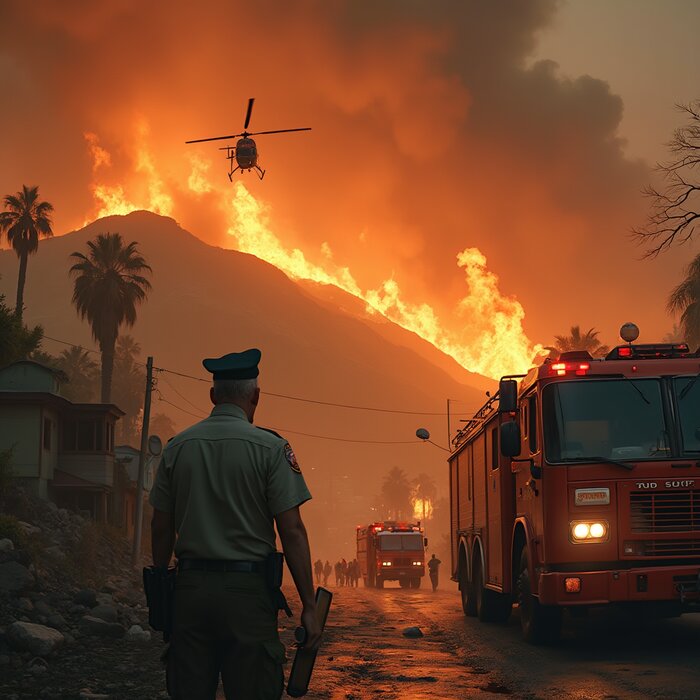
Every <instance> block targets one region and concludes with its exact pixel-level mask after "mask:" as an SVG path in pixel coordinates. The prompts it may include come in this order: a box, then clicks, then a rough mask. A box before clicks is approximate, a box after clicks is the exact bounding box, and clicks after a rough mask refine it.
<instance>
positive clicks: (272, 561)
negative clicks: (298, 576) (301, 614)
mask: <svg viewBox="0 0 700 700" xmlns="http://www.w3.org/2000/svg"><path fill="white" fill-rule="evenodd" d="M283 574H284V554H282V552H271V553H270V554H268V555H267V559H266V560H265V583H266V584H267V587H268V589H269V591H270V594H271V595H272V600H273V602H274V603H275V605H276V606H277V609H278V610H284V612H285V613H286V614H287V617H291V616H292V611H291V609H290V607H289V603H287V599H286V598H285V597H284V593H282V576H283Z"/></svg>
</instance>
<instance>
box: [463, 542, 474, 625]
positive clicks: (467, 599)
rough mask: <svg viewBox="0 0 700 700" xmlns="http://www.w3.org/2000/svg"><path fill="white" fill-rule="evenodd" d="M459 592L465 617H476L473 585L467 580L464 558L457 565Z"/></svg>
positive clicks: (467, 574)
mask: <svg viewBox="0 0 700 700" xmlns="http://www.w3.org/2000/svg"><path fill="white" fill-rule="evenodd" d="M459 592H460V594H461V596H462V610H463V611H464V614H465V615H466V616H467V617H474V616H475V615H476V598H475V596H474V584H473V582H472V581H471V580H470V578H469V572H468V571H467V562H466V559H465V558H464V556H462V557H461V558H460V563H459Z"/></svg>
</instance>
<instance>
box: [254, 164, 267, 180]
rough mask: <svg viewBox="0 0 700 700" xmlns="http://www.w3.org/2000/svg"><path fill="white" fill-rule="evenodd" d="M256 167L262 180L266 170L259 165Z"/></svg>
mask: <svg viewBox="0 0 700 700" xmlns="http://www.w3.org/2000/svg"><path fill="white" fill-rule="evenodd" d="M255 169H256V170H257V171H258V177H259V178H260V179H261V180H262V179H263V178H264V177H265V171H264V170H261V169H260V166H259V165H256V166H255Z"/></svg>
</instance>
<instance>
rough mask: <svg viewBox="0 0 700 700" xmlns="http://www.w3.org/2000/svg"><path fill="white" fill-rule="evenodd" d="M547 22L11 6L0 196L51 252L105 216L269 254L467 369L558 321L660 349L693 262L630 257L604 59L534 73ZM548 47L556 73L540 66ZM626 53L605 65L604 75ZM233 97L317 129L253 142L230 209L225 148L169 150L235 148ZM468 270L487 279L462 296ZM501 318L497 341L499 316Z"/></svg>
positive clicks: (629, 170)
mask: <svg viewBox="0 0 700 700" xmlns="http://www.w3.org/2000/svg"><path fill="white" fill-rule="evenodd" d="M557 6H558V4H557V3H555V2H550V1H549V0H540V1H535V2H528V3H520V2H505V1H502V2H489V3H482V2H465V1H463V0H454V1H451V2H446V1H443V2H431V3H424V2H418V1H417V0H415V1H414V0H387V1H385V2H382V3H376V2H369V1H364V0H362V1H354V2H349V1H348V2H335V3H322V2H310V1H308V2H293V3H279V2H268V1H264V2H258V3H255V4H251V5H246V6H245V12H244V11H243V5H242V4H241V3H234V2H228V1H227V2H224V1H223V0H222V1H220V2H210V3H204V4H202V5H201V6H197V10H196V11H195V10H194V9H193V6H192V4H191V3H184V2H168V3H165V2H154V3H148V4H146V3H140V2H136V0H113V1H112V2H110V3H101V4H99V5H95V6H92V5H91V6H86V5H85V4H84V3H82V2H77V1H72V0H64V1H63V2H46V3H23V2H15V3H12V2H11V3H9V4H8V3H5V4H4V5H3V9H2V10H1V12H2V13H3V14H4V15H5V16H4V17H0V39H1V41H0V85H1V86H2V89H3V94H4V95H11V96H12V99H11V100H6V101H5V106H4V108H3V116H2V123H3V129H2V134H1V135H0V138H1V139H2V141H1V142H0V145H1V147H2V153H3V168H2V171H1V172H0V192H3V193H5V192H13V191H15V190H17V189H19V187H20V185H21V184H22V183H26V184H38V185H39V186H40V188H41V194H42V196H44V197H45V198H47V199H49V200H50V201H51V202H53V204H54V206H55V207H56V217H55V223H56V227H55V228H56V232H57V233H61V232H65V231H68V230H70V229H72V228H76V227H79V226H82V224H83V223H84V222H85V221H86V220H90V219H92V218H94V217H95V215H96V214H97V213H98V212H99V211H100V208H101V207H103V206H104V203H105V201H108V200H109V202H111V204H110V206H112V205H114V204H115V203H116V204H121V203H124V202H127V203H131V204H132V205H134V206H138V207H145V208H152V209H154V210H156V211H159V212H160V213H164V214H169V215H172V216H173V217H174V218H176V219H177V220H178V221H179V222H180V223H181V224H182V225H183V226H184V227H185V228H188V229H189V230H191V231H192V232H193V233H195V234H196V235H198V236H200V237H202V238H203V239H205V240H207V241H208V242H211V243H213V244H216V245H222V246H224V247H240V248H241V249H243V250H247V251H249V252H254V253H256V254H260V255H262V256H264V255H265V254H269V255H271V253H270V251H273V249H274V251H273V252H275V251H276V252H275V255H277V257H275V258H274V259H272V260H271V261H272V262H275V263H276V264H279V265H280V266H282V267H285V266H286V269H289V266H290V265H291V264H292V263H294V264H297V263H299V261H300V260H302V261H303V264H304V265H306V268H305V269H308V270H310V271H311V272H312V273H313V275H316V276H318V275H321V277H323V275H327V276H329V277H330V278H333V279H340V278H342V279H343V280H345V283H346V285H345V286H346V288H348V286H350V287H352V284H354V285H356V287H357V289H358V290H359V294H360V295H361V296H363V298H366V299H368V298H372V299H374V301H375V303H376V304H378V305H380V306H381V305H382V303H384V304H387V305H389V306H390V307H391V308H390V309H389V311H388V313H389V315H390V316H391V315H392V314H393V316H392V317H394V318H396V317H397V316H401V315H402V314H403V315H404V317H405V316H406V314H409V315H410V316H411V319H412V322H416V318H418V316H419V315H420V314H428V315H429V314H432V315H433V316H432V317H431V318H433V320H435V319H437V326H439V329H440V332H441V333H442V334H443V335H442V336H441V337H440V338H439V339H438V340H439V342H442V343H443V344H446V343H447V344H451V345H450V347H454V348H457V350H456V351H455V352H457V353H458V354H459V352H463V353H466V354H463V355H460V357H463V358H466V359H464V362H463V363H464V364H465V365H468V366H469V368H471V369H478V370H479V371H482V372H484V371H485V369H484V368H485V367H486V366H487V365H488V364H489V363H490V362H491V359H490V358H489V356H488V347H487V341H488V339H489V338H490V337H494V336H500V334H502V333H504V332H508V333H510V334H511V336H509V337H512V344H513V345H514V346H517V347H518V348H519V352H520V353H521V355H527V354H528V353H529V352H530V351H531V350H532V349H533V346H534V345H535V344H536V343H538V342H539V343H544V344H547V343H549V342H551V339H552V336H553V335H554V334H558V333H564V332H565V331H566V330H567V329H568V327H569V326H571V325H572V324H580V325H582V326H583V327H584V328H588V327H591V326H595V327H596V328H598V329H599V330H600V331H601V336H602V339H603V340H604V341H606V342H608V343H611V342H615V340H616V332H617V328H618V327H619V325H620V324H621V323H622V322H623V321H626V320H635V321H637V322H638V323H639V324H640V326H641V327H642V339H643V340H647V341H651V340H655V339H658V338H660V336H662V335H663V334H664V333H665V332H667V331H668V330H670V328H671V325H672V320H671V319H669V318H668V317H667V316H666V314H665V312H664V305H665V298H666V296H667V295H668V292H669V291H670V289H671V288H672V287H673V285H674V284H676V282H677V281H678V278H679V276H680V274H681V272H682V268H683V266H684V264H685V263H686V262H687V261H688V260H689V259H690V257H691V255H692V254H694V253H696V252H697V250H698V245H697V244H695V245H694V246H693V247H690V246H688V247H685V248H683V249H679V250H676V251H673V252H672V253H670V254H666V255H664V256H663V257H662V258H661V259H658V260H656V261H653V262H650V261H644V262H642V261H639V260H638V258H639V256H640V251H639V250H638V249H635V247H634V246H633V245H632V244H631V243H630V241H629V239H628V237H627V232H628V230H629V228H630V227H631V226H633V225H635V224H638V223H640V221H642V220H643V218H644V215H645V211H646V205H645V202H644V201H643V200H642V199H641V197H640V196H639V191H640V189H641V187H642V186H643V185H644V184H645V183H646V182H648V181H649V178H650V172H649V170H648V166H647V165H646V164H645V163H644V162H643V161H642V160H641V159H640V158H639V157H638V153H639V151H638V152H637V153H636V154H635V153H634V152H630V151H629V149H627V148H626V146H625V144H624V141H623V140H622V136H623V135H624V134H623V133H622V131H621V129H620V125H621V120H622V116H623V113H624V109H625V104H624V102H623V99H622V98H621V97H620V96H619V95H616V94H613V92H612V91H611V89H610V87H609V86H608V84H607V83H606V82H605V80H606V77H607V76H606V72H605V63H602V64H601V57H600V53H601V52H600V51H596V53H595V56H593V55H592V56H591V60H592V66H593V69H595V70H596V74H595V76H594V77H590V76H589V75H584V73H585V72H587V71H586V70H585V69H584V68H581V69H580V73H576V72H572V70H571V66H576V67H577V68H578V67H579V66H581V65H583V64H584V63H585V51H583V57H584V58H583V59H582V58H581V55H582V52H581V50H580V49H579V51H578V53H575V54H574V53H572V54H571V56H570V57H569V59H570V62H569V64H568V68H567V73H566V75H564V74H563V73H562V72H561V71H559V70H558V69H557V66H556V64H554V63H553V62H551V61H542V60H540V59H546V58H556V59H558V60H561V61H562V62H563V63H564V62H565V59H566V58H567V57H566V55H565V52H564V53H562V51H563V50H562V48H561V46H559V47H558V48H556V47H557V45H556V42H552V39H551V37H552V35H553V34H552V33H554V35H555V36H556V31H557V27H559V26H562V22H561V17H562V16H564V17H566V16H567V15H565V14H564V15H562V14H561V13H565V12H566V8H565V9H564V10H562V11H561V13H560V14H559V15H558V14H557V12H558V10H557ZM144 8H147V9H144ZM679 23H682V22H681V20H680V18H679ZM563 26H564V28H565V27H566V24H565V23H564V25H563ZM679 26H680V24H679ZM548 28H549V29H548ZM547 32H549V34H547ZM542 37H545V39H546V38H547V37H549V39H546V40H543V41H544V42H545V45H549V46H551V47H554V48H552V51H553V54H554V53H558V55H556V56H555V55H552V56H547V55H542V47H541V46H540V45H539V44H538V41H539V40H540V39H541V38H542ZM547 41H549V44H547ZM625 41H626V39H625V37H624V36H621V37H620V45H619V46H618V47H616V48H617V53H614V52H611V54H610V56H611V58H610V61H611V63H610V66H611V72H615V75H616V76H620V75H624V72H623V73H620V71H619V70H618V63H617V61H620V60H623V59H621V58H620V56H624V48H625ZM555 49H556V50H555ZM616 56H617V58H615V57H616ZM593 59H595V60H593ZM593 69H592V70H593ZM616 86H619V87H620V89H622V87H624V78H621V77H618V78H617V83H616ZM651 90H652V92H653V86H652V88H651ZM623 92H624V90H623ZM664 94H665V93H664ZM250 96H255V97H256V98H257V101H256V105H255V110H254V113H253V120H252V124H251V126H252V127H253V128H254V129H257V130H266V129H278V128H281V129H283V128H291V127H299V126H311V127H313V131H311V132H307V133H301V134H292V135H274V136H263V137H260V139H259V141H258V145H259V148H260V151H261V164H262V166H263V167H265V168H267V170H268V173H267V175H266V178H265V180H264V181H262V182H259V181H258V180H257V179H256V178H255V177H254V176H253V175H251V174H247V175H246V176H244V178H243V182H244V185H245V189H244V190H241V189H237V188H236V187H235V186H232V185H231V184H230V183H229V182H228V179H227V177H226V166H227V163H226V162H225V161H224V160H223V157H222V155H221V153H220V152H219V151H217V150H216V146H218V145H219V144H202V145H197V146H185V145H184V143H183V142H184V141H185V140H186V139H191V138H201V137H205V136H214V135H218V134H225V133H232V132H236V131H238V130H239V129H240V128H241V127H242V122H243V117H244V112H245V106H246V102H247V99H248V97H250ZM685 97H686V96H685V95H679V96H678V99H684V98H685ZM693 97H697V95H695V96H693ZM626 119H627V120H629V115H628V116H626ZM633 123H637V122H634V120H633ZM669 136H670V134H668V133H666V131H663V132H659V133H658V134H657V135H656V137H655V138H656V141H657V142H662V141H664V140H666V139H667V138H668V137H669ZM100 149H102V150H100ZM96 158H97V159H96ZM96 184H99V185H100V186H101V187H102V189H101V190H95V185H96ZM96 194H97V195H99V197H101V198H102V202H101V203H100V202H99V201H97V200H96V198H95V195H96ZM246 196H249V197H250V198H251V200H250V201H252V202H254V203H255V205H256V206H259V207H260V208H261V209H260V212H262V213H261V217H262V218H261V221H262V223H263V224H264V226H265V231H266V232H267V233H266V235H267V234H269V235H270V236H272V238H271V239H270V238H268V239H266V240H267V242H266V243H265V245H266V248H265V250H264V251H263V250H257V249H256V246H257V247H258V248H259V247H260V246H261V245H262V244H261V239H260V238H257V239H255V240H251V239H250V238H246V236H245V234H246V232H245V231H244V230H243V229H242V228H241V226H242V225H243V224H245V223H246V221H249V219H247V218H246V216H247V215H246V214H245V212H243V213H242V210H241V209H240V205H241V202H245V201H246V200H245V198H246ZM107 208H108V209H109V208H110V207H109V206H108V207H107ZM111 210H114V207H113V206H112V209H111ZM248 216H250V215H248ZM258 219H259V217H258V214H256V215H255V223H256V224H259V223H260V221H259V220H258ZM248 233H249V232H248ZM295 249H296V250H298V251H299V253H298V254H295V253H293V251H294V250H295ZM280 251H281V252H280ZM464 251H476V252H474V253H470V254H468V255H467V257H469V256H472V257H471V258H470V259H477V260H478V261H482V259H485V263H484V264H483V265H485V266H482V267H479V265H482V263H481V262H479V263H478V264H477V266H476V270H477V272H478V273H479V274H478V275H477V277H474V276H473V275H472V276H471V277H470V274H469V273H470V270H471V271H472V272H473V270H474V269H475V268H470V267H469V266H468V265H467V266H466V267H465V264H460V263H464V262H465V259H466V258H465V256H464ZM460 254H462V258H459V259H458V256H459V255H460ZM269 255H268V259H269ZM280 256H281V257H280ZM300 256H301V258H300ZM474 256H476V258H474ZM479 256H481V257H479ZM290 261H291V262H290ZM311 272H310V273H309V274H310V275H311V276H313V275H312V274H311ZM494 275H495V277H494ZM477 278H478V279H477ZM350 280H351V281H352V283H351V282H350ZM387 281H389V282H390V283H391V285H394V286H391V287H387V286H386V282H387ZM485 281H486V282H485ZM470 284H471V287H470ZM484 284H486V286H487V287H488V292H485V291H484V287H483V285H484ZM479 285H482V286H479ZM387 290H388V291H387ZM396 290H398V291H399V292H400V297H399V296H397V297H396V298H392V299H390V300H387V294H390V293H395V292H396ZM487 293H488V294H490V295H491V296H490V297H489V302H488V303H487V304H485V305H484V304H481V303H480V299H481V296H483V295H484V294H487ZM372 294H375V296H374V297H373V296H372ZM480 295H481V296H480ZM426 309H428V310H429V312H428V311H426ZM521 312H522V314H524V317H523V318H522V319H521V318H520V316H521V315H522V314H521ZM497 313H501V314H502V316H501V317H498V316H497ZM506 317H509V318H513V319H515V321H514V325H513V326H512V327H511V328H509V329H508V330H507V331H503V330H502V327H501V325H499V323H496V322H494V319H495V318H502V319H506ZM424 335H426V337H427V336H429V335H430V333H429V332H428V331H426V332H425V333H424ZM509 342H510V341H509ZM501 354H503V352H501ZM477 356H478V357H477ZM475 358H476V359H475ZM494 362H495V360H494ZM475 365H477V366H475Z"/></svg>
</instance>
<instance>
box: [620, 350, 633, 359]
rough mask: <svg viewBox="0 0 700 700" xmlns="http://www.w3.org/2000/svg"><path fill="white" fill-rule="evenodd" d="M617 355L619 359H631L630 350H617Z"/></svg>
mask: <svg viewBox="0 0 700 700" xmlns="http://www.w3.org/2000/svg"><path fill="white" fill-rule="evenodd" d="M617 354H618V356H619V357H632V348H619V349H618V351H617Z"/></svg>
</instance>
